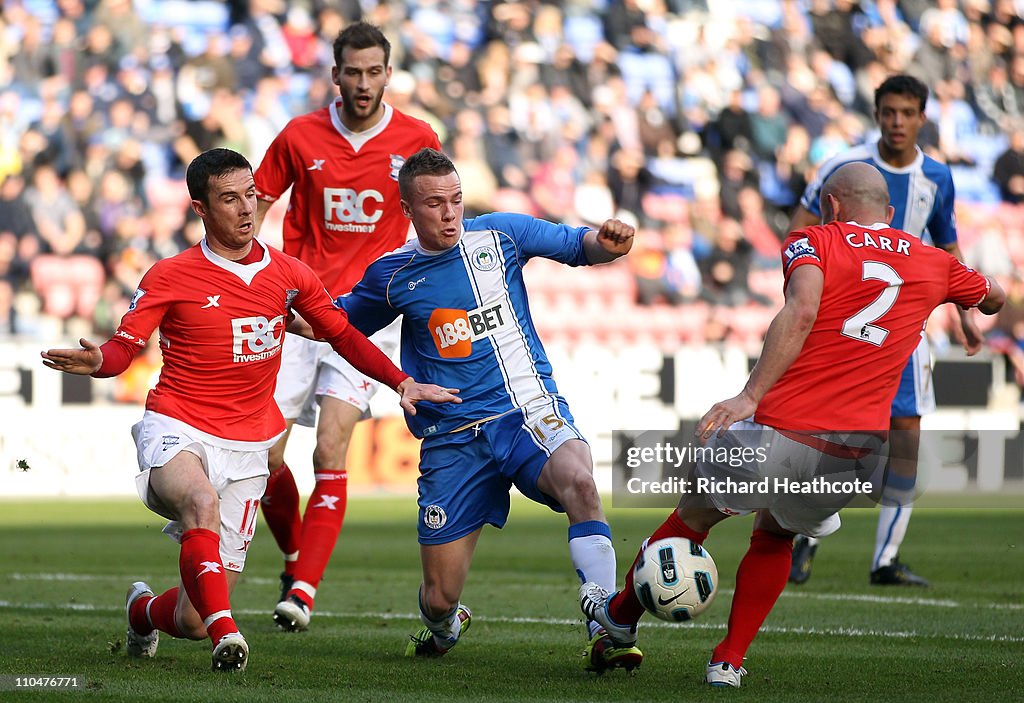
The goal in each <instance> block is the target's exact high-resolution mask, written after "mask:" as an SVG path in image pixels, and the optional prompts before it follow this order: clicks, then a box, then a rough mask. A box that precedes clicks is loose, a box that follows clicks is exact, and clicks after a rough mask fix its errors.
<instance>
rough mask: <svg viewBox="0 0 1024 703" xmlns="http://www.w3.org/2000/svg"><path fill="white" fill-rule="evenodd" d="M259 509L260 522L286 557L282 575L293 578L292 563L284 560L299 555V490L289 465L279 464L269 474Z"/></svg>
mask: <svg viewBox="0 0 1024 703" xmlns="http://www.w3.org/2000/svg"><path fill="white" fill-rule="evenodd" d="M260 505H262V506H263V519H264V520H266V523H267V527H268V528H269V529H270V534H272V535H274V540H275V541H276V542H277V547H278V549H280V550H281V552H282V553H283V554H284V555H285V562H284V571H285V573H286V574H290V575H293V576H294V572H295V561H294V559H293V560H291V561H289V560H288V558H287V557H288V556H289V555H292V554H295V553H296V552H298V551H299V539H300V537H301V536H302V515H301V514H300V513H299V489H298V488H296V486H295V477H294V476H293V475H292V472H291V469H289V468H288V464H281V465H280V466H279V467H277V468H276V469H274V470H273V471H271V472H270V477H269V478H268V479H267V490H266V491H265V492H264V494H263V499H262V500H260Z"/></svg>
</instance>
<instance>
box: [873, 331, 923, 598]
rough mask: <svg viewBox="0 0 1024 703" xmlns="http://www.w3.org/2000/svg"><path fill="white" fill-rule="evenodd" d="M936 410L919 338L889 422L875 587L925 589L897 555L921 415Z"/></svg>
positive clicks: (909, 502) (913, 483)
mask: <svg viewBox="0 0 1024 703" xmlns="http://www.w3.org/2000/svg"><path fill="white" fill-rule="evenodd" d="M934 410H935V392H934V388H933V386H932V380H931V356H930V351H929V349H928V342H927V340H926V339H925V338H924V337H923V336H922V338H921V342H920V343H919V344H918V346H917V349H915V350H914V353H913V354H912V355H911V357H910V359H909V360H908V361H907V365H906V367H905V368H904V369H903V374H902V376H901V377H900V385H899V387H898V388H897V390H896V396H895V397H894V398H893V402H892V411H891V416H892V417H891V418H890V420H889V429H890V432H889V464H888V467H887V470H886V472H885V485H884V486H883V487H882V498H881V501H880V503H881V508H880V510H879V513H878V527H877V529H876V531H875V550H874V553H873V555H872V559H871V579H870V581H871V583H873V584H876V585H882V586H885V585H912V586H927V585H928V582H927V581H925V580H924V579H923V578H921V577H919V576H917V575H916V574H914V573H913V572H912V571H910V569H909V568H907V566H906V565H905V564H902V563H900V561H899V559H898V554H899V550H900V546H901V545H902V544H903V538H904V537H905V536H906V533H907V527H908V525H909V524H910V515H911V513H912V511H913V496H914V489H915V487H916V485H917V463H918V462H917V459H918V450H919V446H920V441H921V416H922V415H924V414H927V413H930V412H932V411H934Z"/></svg>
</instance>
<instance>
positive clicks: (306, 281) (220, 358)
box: [114, 240, 348, 449]
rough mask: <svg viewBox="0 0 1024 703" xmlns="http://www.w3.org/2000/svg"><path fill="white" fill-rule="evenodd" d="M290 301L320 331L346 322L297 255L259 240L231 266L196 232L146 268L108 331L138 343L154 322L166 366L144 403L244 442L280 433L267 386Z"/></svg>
mask: <svg viewBox="0 0 1024 703" xmlns="http://www.w3.org/2000/svg"><path fill="white" fill-rule="evenodd" d="M292 307H294V308H295V309H296V310H297V311H298V312H299V313H300V314H301V315H302V316H303V317H304V318H306V319H307V320H309V321H310V323H311V324H312V325H313V326H314V328H315V329H317V331H318V332H321V333H322V335H323V336H333V335H335V334H338V333H340V332H342V331H343V330H344V328H345V327H346V326H347V325H348V322H347V320H346V318H345V316H344V315H342V314H339V312H338V310H337V308H336V307H335V306H334V304H333V302H332V300H331V298H330V296H329V295H328V294H327V292H326V290H325V289H324V287H323V284H322V283H321V282H320V281H319V279H318V278H317V276H316V274H314V273H313V271H312V270H311V269H310V268H309V267H308V266H306V265H305V264H303V263H302V262H300V261H297V260H296V259H294V258H292V257H290V256H287V255H285V254H284V253H282V252H280V251H277V250H276V249H273V248H271V247H264V254H263V258H262V259H261V260H260V261H258V262H256V263H252V264H247V265H243V264H238V263H236V262H233V261H229V260H227V259H224V258H223V257H220V256H218V255H216V254H214V253H213V252H212V251H210V249H209V248H208V247H207V246H206V241H205V240H203V241H202V242H200V244H198V245H196V246H194V247H192V248H190V249H186V250H185V251H183V252H182V253H180V254H178V255H177V256H173V257H170V258H168V259H163V260H161V261H158V262H157V263H156V264H155V265H154V266H153V268H151V269H150V270H149V271H148V272H147V273H146V275H145V276H144V277H143V279H142V282H141V283H140V284H139V288H138V290H136V291H135V295H134V296H133V297H132V301H131V306H130V307H129V310H128V312H127V313H126V314H125V316H124V317H123V318H122V320H121V324H120V326H119V327H118V329H117V332H116V333H115V335H114V336H115V337H118V338H120V339H122V340H125V341H127V342H129V343H132V344H135V345H137V346H140V347H141V346H144V345H145V344H146V341H147V340H148V339H149V337H150V335H151V334H152V333H153V330H154V329H156V328H157V327H159V329H160V349H161V352H162V353H163V360H164V365H163V369H162V370H161V372H160V380H159V381H158V382H157V385H156V387H155V388H154V389H153V390H152V391H150V393H149V396H148V398H147V400H146V409H147V410H152V411H154V412H158V413H160V414H162V415H167V416H169V417H173V418H175V419H178V420H181V421H182V422H185V423H187V424H189V425H191V426H192V427H194V428H196V429H198V430H200V431H202V432H204V433H207V434H208V435H210V436H211V437H213V438H215V440H216V439H218V438H219V439H220V440H222V441H221V442H219V443H220V444H222V445H223V446H227V447H229V448H246V449H251V448H253V445H251V444H247V443H253V442H255V443H268V442H271V441H272V440H273V439H275V438H276V437H277V436H278V435H279V434H280V433H281V432H283V431H284V427H285V425H284V419H283V418H282V416H281V412H280V410H278V408H277V405H276V404H275V403H274V402H273V392H274V383H275V379H276V376H277V371H278V368H279V367H280V365H281V357H280V354H281V342H282V338H283V337H284V330H285V327H286V325H287V318H288V311H289V309H290V308H292ZM239 443H241V444H239ZM236 445H237V447H236Z"/></svg>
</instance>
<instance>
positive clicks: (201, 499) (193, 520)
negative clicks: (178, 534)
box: [182, 486, 220, 532]
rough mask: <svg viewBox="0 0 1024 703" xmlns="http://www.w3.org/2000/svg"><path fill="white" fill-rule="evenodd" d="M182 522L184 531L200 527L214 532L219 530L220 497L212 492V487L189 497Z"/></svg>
mask: <svg viewBox="0 0 1024 703" xmlns="http://www.w3.org/2000/svg"><path fill="white" fill-rule="evenodd" d="M182 522H183V523H184V524H185V528H186V529H193V528H196V527H201V528H204V529H207V530H212V531H214V532H217V531H218V530H220V496H218V495H217V492H216V491H215V490H213V486H210V487H208V489H206V490H199V491H196V492H194V493H193V494H192V495H190V496H189V498H188V502H187V505H186V506H185V510H184V511H183V514H182Z"/></svg>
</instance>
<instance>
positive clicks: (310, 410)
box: [261, 334, 330, 602]
mask: <svg viewBox="0 0 1024 703" xmlns="http://www.w3.org/2000/svg"><path fill="white" fill-rule="evenodd" d="M328 351H330V347H329V346H328V345H326V344H324V343H322V342H314V341H313V340H310V339H305V338H304V337H299V336H297V335H294V334H285V339H284V345H283V347H282V350H281V369H280V370H279V371H278V373H277V384H276V385H275V387H274V402H275V403H277V407H278V408H279V409H280V410H281V414H282V415H283V416H284V418H285V423H286V425H287V428H286V431H285V434H284V436H282V437H281V438H280V439H279V440H278V441H277V443H276V444H275V445H274V446H273V447H271V449H270V452H269V453H268V456H267V468H268V469H269V470H270V477H269V478H268V479H267V491H266V493H265V494H264V495H263V499H262V500H261V506H262V508H263V517H264V519H265V520H266V523H267V528H268V529H269V530H270V533H271V534H272V535H273V536H274V541H275V542H277V546H278V549H280V550H281V553H282V554H283V555H284V568H283V570H282V572H281V594H280V596H279V598H278V601H279V602H280V601H283V600H284V599H285V597H286V595H287V593H288V590H289V589H290V588H291V584H292V581H293V580H294V577H293V573H294V570H295V562H296V561H297V560H298V558H299V545H300V540H301V537H302V512H301V511H300V510H299V491H298V488H297V487H296V485H295V477H294V476H293V475H292V472H291V469H290V468H289V467H288V464H287V463H286V462H285V460H284V454H285V449H286V448H287V446H288V439H289V438H290V437H291V428H292V426H293V425H294V424H295V423H296V422H297V423H298V424H300V425H303V426H304V427H313V425H314V424H315V423H316V398H315V396H314V390H315V388H316V383H317V378H318V375H319V372H320V368H321V367H320V361H321V359H323V358H324V356H325V355H326V354H327V352H328Z"/></svg>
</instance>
